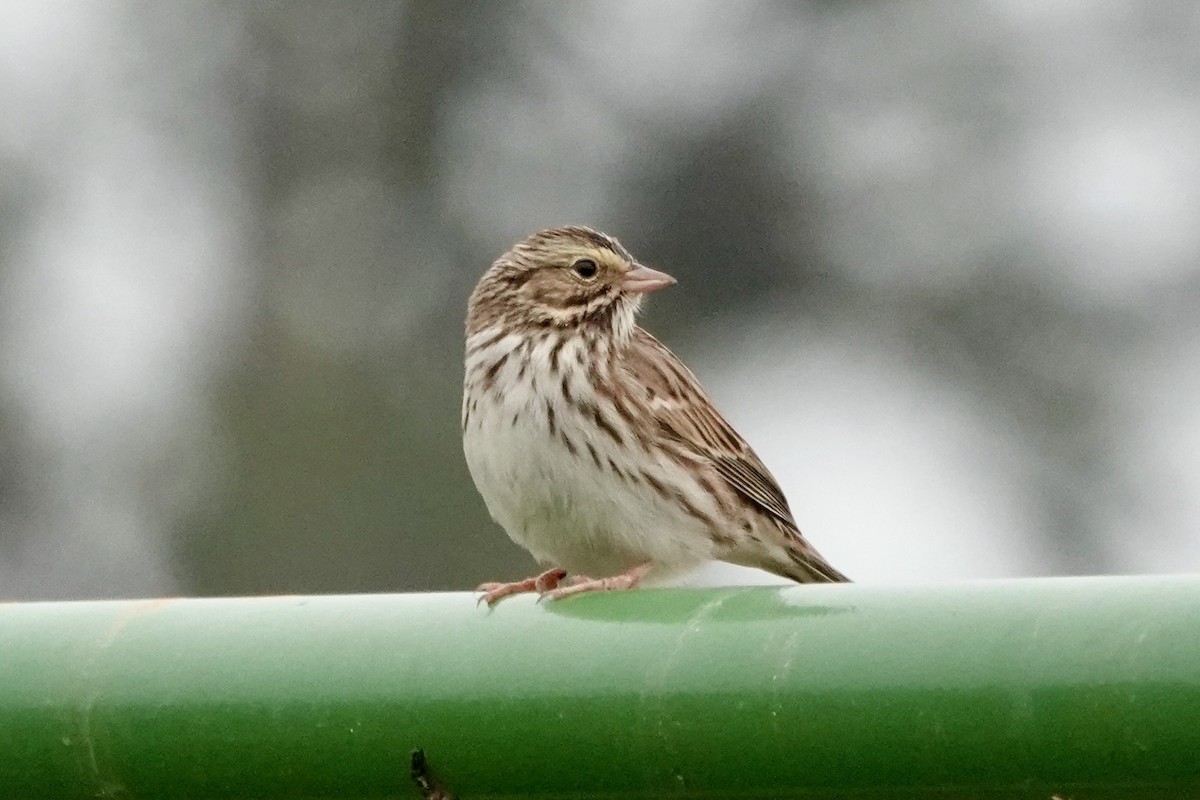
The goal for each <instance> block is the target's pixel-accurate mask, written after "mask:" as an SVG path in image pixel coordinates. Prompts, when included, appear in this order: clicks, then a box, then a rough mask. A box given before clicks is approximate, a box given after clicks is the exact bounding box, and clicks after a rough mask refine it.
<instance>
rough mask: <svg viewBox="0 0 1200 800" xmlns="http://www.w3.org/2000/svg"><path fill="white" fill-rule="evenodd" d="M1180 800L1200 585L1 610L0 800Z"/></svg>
mask: <svg viewBox="0 0 1200 800" xmlns="http://www.w3.org/2000/svg"><path fill="white" fill-rule="evenodd" d="M418 749H420V750H422V751H423V752H424V754H425V757H426V760H427V762H428V765H429V768H430V770H431V771H432V774H433V778H434V779H435V780H437V781H439V782H440V783H441V784H442V785H443V786H444V788H445V789H446V790H448V791H449V792H452V793H453V794H454V795H455V796H456V797H458V798H459V800H479V799H480V798H489V797H513V798H516V797H527V798H534V797H536V798H567V797H590V798H616V797H642V798H651V797H653V798H661V797H684V796H686V797H703V798H737V797H758V798H766V797H804V798H893V797H895V798H918V797H920V798H925V797H936V798H1037V799H1038V800H1050V798H1052V797H1059V798H1062V799H1063V800H1068V799H1069V800H1103V799H1105V798H1155V799H1156V800H1162V799H1163V798H1176V797H1177V798H1200V578H1193V577H1154V578H1087V579H1052V580H1026V581H998V582H990V583H972V584H959V585H934V586H922V587H884V586H869V585H826V586H794V587H786V588H755V589H718V590H642V591H634V592H625V593H612V594H605V595H591V596H583V597H578V598H572V599H568V600H564V601H561V602H550V603H541V604H536V603H534V602H533V600H532V598H529V597H523V598H516V599H512V600H508V601H505V602H503V603H501V604H500V605H499V606H497V607H496V608H495V609H493V610H491V611H489V610H488V609H486V608H476V607H475V603H474V600H473V599H472V597H471V596H470V595H467V594H424V595H397V596H357V597H264V598H253V599H225V600H150V601H121V602H89V603H30V604H7V605H0V798H3V800H21V799H22V798H55V799H56V800H69V799H70V798H93V797H104V798H185V797H186V798H192V799H196V798H251V797H253V798H285V797H286V798H292V799H293V800H294V799H295V798H360V799H361V800H365V799H366V798H411V797H418V793H417V789H416V787H415V786H414V785H413V783H412V781H411V779H410V777H409V760H410V754H411V753H412V752H413V751H414V750H418Z"/></svg>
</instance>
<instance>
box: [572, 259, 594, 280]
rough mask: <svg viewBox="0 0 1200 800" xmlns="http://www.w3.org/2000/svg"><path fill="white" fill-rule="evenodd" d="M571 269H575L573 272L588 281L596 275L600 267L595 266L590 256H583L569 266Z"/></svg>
mask: <svg viewBox="0 0 1200 800" xmlns="http://www.w3.org/2000/svg"><path fill="white" fill-rule="evenodd" d="M571 269H573V270H575V274H576V275H578V276H579V277H581V278H583V279H584V280H585V281H590V280H591V279H592V278H594V277H596V273H597V272H599V271H600V268H599V267H597V266H596V262H595V261H592V260H591V259H590V258H584V259H580V260H579V261H576V262H575V265H574V266H573V267H571Z"/></svg>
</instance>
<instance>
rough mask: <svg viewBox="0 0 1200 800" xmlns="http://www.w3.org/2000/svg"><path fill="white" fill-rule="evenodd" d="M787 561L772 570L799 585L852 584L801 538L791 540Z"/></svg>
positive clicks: (789, 541)
mask: <svg viewBox="0 0 1200 800" xmlns="http://www.w3.org/2000/svg"><path fill="white" fill-rule="evenodd" d="M786 552H787V561H786V562H784V563H782V564H780V565H779V568H778V569H775V570H772V572H775V573H776V574H778V575H782V576H783V577H785V578H791V579H792V580H794V581H796V582H797V583H850V582H851V581H850V579H849V578H848V577H846V576H845V575H844V574H842V573H841V572H839V571H838V570H836V569H834V567H833V565H832V564H830V563H829V562H828V561H826V560H825V559H824V558H822V557H821V554H820V553H818V552H817V551H816V549H815V548H813V546H812V545H810V544H809V543H808V542H806V541H804V540H803V539H800V538H795V539H789V540H788V544H787V550H786Z"/></svg>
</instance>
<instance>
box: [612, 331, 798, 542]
mask: <svg viewBox="0 0 1200 800" xmlns="http://www.w3.org/2000/svg"><path fill="white" fill-rule="evenodd" d="M632 344H633V346H632V348H631V350H632V352H631V353H630V358H628V360H627V361H626V363H627V364H628V365H629V366H630V368H631V369H632V370H633V372H634V377H635V379H636V380H637V381H638V382H639V383H640V384H641V385H644V386H645V387H646V388H647V389H648V390H649V392H650V395H651V397H650V403H649V405H650V411H651V413H652V414H653V415H654V418H655V421H656V422H657V423H658V425H659V428H660V430H661V431H662V432H663V434H664V435H666V436H668V437H670V438H671V439H673V440H674V441H676V442H678V443H680V444H682V445H683V446H685V447H686V448H688V449H689V450H690V451H691V452H693V453H694V454H695V455H697V456H700V457H702V458H703V459H705V460H707V461H708V462H709V463H710V464H712V467H713V469H714V470H715V471H716V473H717V475H719V476H720V477H721V479H722V480H724V481H725V482H726V483H727V484H729V486H730V487H732V488H733V489H734V490H735V491H736V492H737V493H738V494H739V495H741V496H742V497H744V498H745V499H746V500H748V501H750V502H751V503H753V504H754V505H756V506H757V507H758V508H759V509H761V510H762V511H763V512H765V513H767V514H769V515H770V516H772V517H774V518H775V519H776V520H777V521H778V522H779V523H780V524H781V525H782V526H783V527H784V528H785V529H786V530H788V531H790V532H793V533H798V532H799V531H798V530H797V527H796V521H795V519H794V518H793V517H792V511H791V509H790V508H789V507H788V502H787V498H785V497H784V496H783V491H782V490H781V489H780V488H779V484H778V483H776V481H775V478H774V477H773V476H772V475H771V472H770V471H769V470H768V469H767V467H766V465H765V464H763V462H762V461H761V460H760V459H759V457H758V456H757V455H756V454H755V453H754V451H753V450H752V449H751V448H750V445H749V444H747V443H746V440H745V439H743V438H742V437H741V436H740V435H739V434H738V432H737V431H735V430H734V429H733V426H731V425H730V424H729V423H728V422H727V421H726V420H725V418H724V417H722V416H721V414H720V412H719V411H717V409H716V406H714V405H713V402H712V399H711V398H710V397H709V396H708V393H707V392H705V391H704V389H703V388H702V387H701V386H700V382H699V381H698V380H696V376H695V375H693V374H692V372H691V370H689V369H688V368H687V367H686V366H684V364H683V362H682V361H680V360H679V358H678V357H677V356H676V355H675V354H674V353H672V352H671V351H670V350H669V349H668V348H667V346H666V345H664V344H663V343H662V342H660V341H658V339H656V338H654V337H653V336H652V335H651V334H649V333H647V332H646V331H645V330H643V329H642V328H640V327H639V328H637V329H635V331H634V338H633V343H632Z"/></svg>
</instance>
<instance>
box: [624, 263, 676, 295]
mask: <svg viewBox="0 0 1200 800" xmlns="http://www.w3.org/2000/svg"><path fill="white" fill-rule="evenodd" d="M675 283H676V281H675V279H674V278H672V277H671V276H670V275H668V274H667V273H665V272H659V271H658V270H656V269H650V268H649V267H644V266H642V265H641V264H634V265H633V269H631V270H629V272H626V273H625V277H624V278H623V279H622V280H621V288H622V289H623V290H624V291H626V292H637V293H639V294H647V293H649V292H657V291H658V290H659V289H665V288H667V287H668V286H674V285H675Z"/></svg>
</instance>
